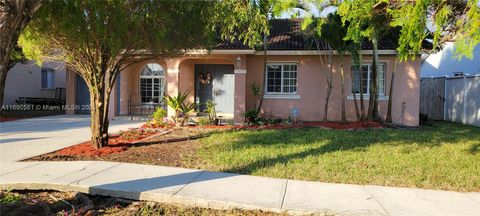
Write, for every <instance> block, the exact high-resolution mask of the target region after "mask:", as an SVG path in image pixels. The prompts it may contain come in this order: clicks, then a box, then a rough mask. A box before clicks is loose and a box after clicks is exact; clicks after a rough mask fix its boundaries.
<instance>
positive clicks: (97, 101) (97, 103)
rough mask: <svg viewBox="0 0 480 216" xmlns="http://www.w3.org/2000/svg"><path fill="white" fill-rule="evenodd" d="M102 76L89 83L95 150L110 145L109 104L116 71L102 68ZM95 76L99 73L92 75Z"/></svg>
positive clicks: (92, 139) (91, 128)
mask: <svg viewBox="0 0 480 216" xmlns="http://www.w3.org/2000/svg"><path fill="white" fill-rule="evenodd" d="M101 68H102V69H101V70H100V71H102V72H100V74H101V76H98V77H96V78H97V79H94V80H95V81H93V82H90V83H89V82H87V85H89V90H90V109H91V110H90V115H91V116H90V118H91V119H90V130H91V133H92V137H91V143H92V145H93V147H94V148H96V149H100V148H103V147H105V146H106V145H108V138H109V137H108V127H109V124H110V120H109V116H108V113H109V109H108V107H109V104H110V93H111V91H112V86H113V85H114V83H115V79H116V74H117V72H116V71H113V70H107V69H106V68H105V67H101ZM91 74H93V76H95V75H98V74H97V73H91Z"/></svg>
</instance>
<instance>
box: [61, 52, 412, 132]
mask: <svg viewBox="0 0 480 216" xmlns="http://www.w3.org/2000/svg"><path fill="white" fill-rule="evenodd" d="M238 56H240V57H241V58H242V61H241V64H240V65H235V71H234V72H235V86H234V88H235V103H234V110H235V111H234V117H235V121H236V122H237V123H240V122H241V121H242V120H243V116H242V115H243V113H244V112H245V110H249V109H252V108H253V107H254V104H255V103H257V102H256V101H255V98H254V97H253V95H252V92H251V91H250V89H249V86H250V85H251V84H252V83H253V82H256V83H257V84H261V83H262V81H263V77H262V76H263V72H262V71H263V56H261V55H207V56H205V55H200V56H188V57H182V58H174V59H166V60H161V59H159V60H155V61H144V62H140V63H137V64H134V65H132V66H130V67H129V68H127V69H125V70H123V71H122V72H121V93H120V94H121V96H120V103H121V104H120V106H121V110H120V114H128V101H129V100H131V101H132V103H137V104H140V97H139V93H140V92H139V89H138V88H139V74H140V71H141V69H142V68H143V66H144V65H145V64H147V63H158V64H160V65H161V66H162V67H163V68H164V70H165V72H166V85H167V86H166V94H170V95H176V94H177V93H178V92H179V91H181V92H184V91H186V90H190V97H189V100H190V101H191V102H193V100H194V95H195V92H194V90H195V82H194V69H195V64H234V63H235V59H236V58H237V57H238ZM370 59H371V56H368V55H364V56H363V60H364V62H370ZM380 60H381V62H385V63H386V65H387V74H386V95H388V92H389V87H390V78H391V73H392V70H393V63H394V56H393V55H389V56H386V55H383V56H381V57H380ZM268 61H269V62H280V63H281V62H296V63H298V75H297V79H298V81H297V85H298V88H297V93H298V95H299V96H300V99H265V100H264V104H263V110H262V113H263V114H264V117H267V118H282V119H285V118H288V116H289V113H290V109H291V108H293V107H296V108H299V110H300V120H302V121H320V120H322V118H323V109H324V102H325V96H326V86H327V85H326V77H327V75H328V71H329V69H328V67H327V62H326V59H324V60H323V62H321V61H320V59H319V57H318V56H300V55H297V56H269V57H268ZM350 68H351V62H350V57H349V56H345V58H344V70H345V71H344V73H345V94H346V95H347V96H348V95H349V94H350V92H351V70H350ZM419 69H420V58H417V60H415V61H408V62H406V63H399V64H398V66H397V73H396V80H395V84H394V85H395V91H394V94H393V98H394V101H393V110H392V114H393V120H394V121H395V122H396V123H399V124H405V125H409V126H417V125H418V115H419V80H420V78H419ZM333 82H334V88H333V91H332V95H331V98H330V106H329V114H328V119H329V120H330V121H338V120H340V115H341V113H340V107H341V99H340V98H341V92H340V67H339V57H338V56H334V68H333ZM74 88H75V76H72V74H70V73H69V74H67V104H74V103H75V91H74ZM72 89H73V90H72ZM112 92H113V93H112V94H113V95H116V94H115V93H114V92H115V90H114V91H112ZM112 98H115V96H112ZM115 103H116V100H112V105H111V110H112V113H113V112H114V111H113V110H114V109H115V107H116V105H115ZM402 103H405V107H404V108H402ZM379 104H380V109H379V111H380V114H381V115H382V116H383V118H385V115H386V107H387V100H383V101H380V102H379ZM365 108H366V109H367V108H368V100H365ZM346 111H347V119H348V120H349V121H356V116H355V107H354V103H353V100H351V99H347V100H346ZM170 114H171V111H169V115H170Z"/></svg>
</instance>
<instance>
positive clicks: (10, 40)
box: [0, 0, 42, 107]
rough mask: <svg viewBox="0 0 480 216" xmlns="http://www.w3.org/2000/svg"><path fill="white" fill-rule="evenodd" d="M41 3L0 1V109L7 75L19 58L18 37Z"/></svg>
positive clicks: (23, 0) (13, 0)
mask: <svg viewBox="0 0 480 216" xmlns="http://www.w3.org/2000/svg"><path fill="white" fill-rule="evenodd" d="M41 3H42V1H40V0H2V1H0V107H2V105H3V96H4V90H5V81H6V80H7V73H8V71H9V70H10V69H12V67H13V66H15V64H16V63H17V60H18V59H20V58H21V49H19V48H18V47H17V40H18V37H19V36H20V33H21V32H22V30H23V29H24V28H25V26H26V25H27V24H28V22H29V21H30V20H31V19H32V17H33V15H34V14H35V12H36V11H37V10H38V9H39V8H40V5H41ZM19 56H20V58H19Z"/></svg>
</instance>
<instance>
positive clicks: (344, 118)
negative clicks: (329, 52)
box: [340, 53, 347, 123]
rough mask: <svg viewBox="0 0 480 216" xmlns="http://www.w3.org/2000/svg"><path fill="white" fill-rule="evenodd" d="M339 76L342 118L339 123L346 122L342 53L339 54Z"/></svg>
mask: <svg viewBox="0 0 480 216" xmlns="http://www.w3.org/2000/svg"><path fill="white" fill-rule="evenodd" d="M340 78H341V85H342V86H341V88H342V120H341V123H346V122H347V116H346V114H345V75H344V74H343V53H342V54H340Z"/></svg>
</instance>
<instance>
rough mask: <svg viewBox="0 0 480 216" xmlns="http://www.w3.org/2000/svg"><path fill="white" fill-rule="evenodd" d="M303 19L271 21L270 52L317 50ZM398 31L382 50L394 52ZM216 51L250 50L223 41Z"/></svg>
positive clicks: (388, 37) (385, 39)
mask: <svg viewBox="0 0 480 216" xmlns="http://www.w3.org/2000/svg"><path fill="white" fill-rule="evenodd" d="M301 23H302V19H275V20H272V21H271V30H270V35H269V37H268V49H269V50H316V49H317V47H316V44H315V43H313V42H311V41H309V40H308V39H307V38H306V37H305V35H304V33H303V31H302V30H301ZM398 33H399V32H398V31H394V30H392V31H391V32H390V33H389V34H387V35H386V36H385V37H383V38H382V39H381V40H380V41H379V43H378V48H379V49H380V50H394V49H395V48H396V44H397V41H398ZM324 44H326V43H320V46H319V47H320V49H322V50H327V49H328V48H327V47H326V46H325V45H324ZM423 46H424V47H425V48H427V49H429V48H430V49H431V43H429V42H427V41H424V43H423ZM215 49H249V47H248V46H246V45H244V44H243V43H241V42H240V41H235V42H233V43H231V42H226V41H222V42H219V43H218V44H217V46H216V47H215ZM362 49H363V50H371V49H372V44H371V43H370V42H368V41H365V42H364V43H362Z"/></svg>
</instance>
